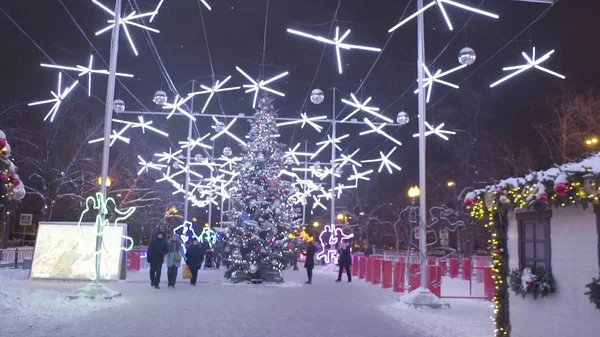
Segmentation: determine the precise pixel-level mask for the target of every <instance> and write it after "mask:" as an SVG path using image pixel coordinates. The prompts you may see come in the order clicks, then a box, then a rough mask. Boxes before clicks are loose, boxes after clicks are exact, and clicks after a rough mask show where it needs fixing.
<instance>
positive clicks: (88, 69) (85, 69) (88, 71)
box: [40, 55, 133, 96]
mask: <svg viewBox="0 0 600 337" xmlns="http://www.w3.org/2000/svg"><path fill="white" fill-rule="evenodd" d="M93 63H94V55H90V62H89V63H88V66H87V67H84V66H80V65H79V64H78V65H76V66H75V67H67V66H61V65H56V64H47V63H42V64H40V66H42V67H44V68H54V69H61V70H68V71H78V72H79V74H78V75H77V76H79V77H81V76H84V75H88V96H91V95H92V74H102V75H108V70H106V69H102V70H98V69H94V68H93ZM116 75H117V76H122V77H133V75H132V74H125V73H116Z"/></svg>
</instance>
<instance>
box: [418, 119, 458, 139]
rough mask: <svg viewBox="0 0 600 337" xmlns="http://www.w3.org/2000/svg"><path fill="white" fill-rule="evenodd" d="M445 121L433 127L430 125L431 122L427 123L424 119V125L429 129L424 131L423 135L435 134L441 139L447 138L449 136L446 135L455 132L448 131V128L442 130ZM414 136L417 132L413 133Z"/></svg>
mask: <svg viewBox="0 0 600 337" xmlns="http://www.w3.org/2000/svg"><path fill="white" fill-rule="evenodd" d="M444 125H445V123H441V124H440V125H438V126H437V127H435V128H434V127H433V126H431V124H429V123H428V122H427V121H425V126H426V127H427V128H428V129H429V131H425V137H427V136H429V135H436V136H438V137H440V138H442V139H443V140H448V139H449V138H448V137H447V136H446V135H455V134H456V132H454V131H448V130H443V127H444ZM413 137H414V138H417V137H419V134H418V133H415V134H413Z"/></svg>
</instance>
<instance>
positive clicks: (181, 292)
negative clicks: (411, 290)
mask: <svg viewBox="0 0 600 337" xmlns="http://www.w3.org/2000/svg"><path fill="white" fill-rule="evenodd" d="M3 275H4V276H3ZM6 275H7V274H6V273H5V272H3V271H0V281H1V282H0V326H2V333H0V336H5V335H4V333H6V336H10V335H21V334H23V333H25V334H26V335H27V336H29V337H38V336H61V337H80V336H82V335H85V336H95V337H109V336H110V337H114V336H143V337H155V336H156V337H158V336H160V337H162V336H177V337H186V336H199V335H206V336H211V337H236V336H239V337H254V336H256V337H258V336H281V335H285V336H286V337H307V336H365V337H370V336H373V337H388V336H389V337H392V336H393V337H416V336H422V337H436V336H448V334H447V333H454V334H453V336H461V337H462V336H464V337H467V336H468V337H479V336H482V337H483V336H488V335H489V333H490V330H489V329H488V328H487V326H486V327H485V329H482V331H481V332H482V333H483V332H485V333H483V334H478V333H473V331H470V332H468V333H465V334H464V335H463V334H456V333H455V331H453V330H444V327H445V326H446V327H447V323H448V321H449V320H448V317H449V316H448V315H452V316H450V319H452V320H455V319H456V317H454V316H455V315H454V314H459V313H460V312H457V313H453V311H454V310H452V311H448V312H447V313H438V312H415V311H412V310H410V311H409V310H406V309H399V308H397V306H398V296H397V295H396V294H393V293H392V292H391V291H386V290H382V289H381V288H379V287H376V286H371V285H367V284H365V283H364V281H362V280H355V282H353V283H346V282H343V283H341V284H336V283H334V282H333V281H334V280H335V277H336V276H337V275H335V274H334V273H331V272H325V271H317V272H316V273H315V276H314V280H313V284H312V285H305V284H303V282H304V280H305V273H304V270H300V271H297V272H294V271H286V272H284V278H285V279H286V282H285V283H284V284H283V285H259V286H254V285H245V284H243V285H231V284H228V283H224V282H223V278H222V275H223V270H220V271H212V270H211V271H201V272H200V274H199V278H198V284H197V286H196V287H191V286H190V285H189V284H188V282H185V281H187V280H185V281H184V280H181V278H179V280H178V281H179V283H178V284H177V286H176V288H175V289H168V288H166V284H165V279H164V277H163V280H162V281H163V287H164V288H162V289H160V290H156V289H153V288H151V287H150V285H149V281H147V274H146V272H140V273H129V274H128V279H129V280H128V281H127V282H118V283H112V284H108V285H109V287H111V288H112V289H114V290H118V291H121V292H122V293H123V298H122V299H118V300H116V301H104V300H101V301H98V302H92V303H89V301H88V302H87V303H83V302H82V303H78V304H75V303H73V302H71V301H68V300H63V299H62V296H63V295H64V294H68V293H69V292H70V291H72V290H75V289H77V288H78V287H80V286H81V285H83V283H80V284H76V283H72V282H40V281H30V280H27V279H23V278H24V277H25V276H24V274H23V273H22V272H21V273H18V272H16V271H13V272H12V274H11V276H8V277H7V276H6ZM163 275H165V274H163ZM5 277H6V279H1V278H5ZM3 286H4V293H5V294H7V293H8V294H9V296H10V294H11V293H14V292H19V293H20V295H21V298H22V299H21V300H20V301H21V302H27V301H30V302H31V301H34V302H37V303H39V304H43V305H42V306H41V307H44V305H45V307H46V309H45V310H42V309H39V308H36V307H34V306H33V305H27V306H25V305H23V306H22V307H21V310H17V311H13V310H6V311H2V306H1V305H2V302H1V301H2V297H1V296H2V292H3ZM50 289H52V290H50ZM32 293H39V294H40V296H42V294H45V295H46V297H47V298H49V299H50V300H49V302H53V303H52V304H48V303H45V304H44V303H42V302H41V301H40V300H41V299H42V297H43V296H42V297H40V298H35V297H33V298H32V297H31V296H32ZM46 293H50V295H48V294H46ZM48 296H49V297H48ZM479 306H481V305H479ZM79 307H81V309H80V308H79ZM487 307H489V306H487ZM487 307H486V308H487ZM75 308H77V309H78V310H77V312H76V310H74V309H75ZM466 308H467V310H468V309H469V308H470V307H466ZM463 309H464V308H463ZM40 310H41V311H40ZM459 310H460V308H459ZM477 310H478V309H477V306H476V307H475V309H474V311H477ZM479 311H481V310H480V309H479ZM488 311H489V310H488ZM440 314H441V315H442V316H440V317H435V315H440ZM462 314H466V316H469V315H471V314H470V313H469V312H463V313H462ZM473 314H476V313H475V312H474V313H473ZM484 314H485V312H484ZM432 315H433V316H432ZM443 315H445V316H443ZM421 316H422V317H423V318H426V319H427V320H428V321H429V323H428V324H427V327H426V328H425V327H424V329H423V330H421V329H419V328H420V327H419V326H417V325H416V324H415V323H418V321H420V319H419V317H421ZM480 316H481V314H480ZM487 316H489V312H488V313H487ZM487 316H486V319H487ZM444 317H446V319H444ZM481 317H484V316H481ZM437 318H441V319H442V323H443V324H441V325H440V327H439V328H438V329H435V328H434V329H432V328H433V327H432V326H431V325H432V324H431V323H433V324H435V321H436V320H437ZM6 319H8V320H6ZM469 319H470V320H473V317H467V321H465V322H461V323H464V324H467V325H468V324H473V322H469V321H468V320H469ZM5 320H6V321H5ZM415 320H417V321H415ZM452 320H450V322H452ZM3 321H5V322H10V323H8V324H7V325H6V324H5V323H4V322H3ZM487 321H488V323H489V319H487ZM438 323H439V322H438ZM7 326H8V327H9V329H8V331H7V330H5V327H7ZM490 328H491V326H490ZM425 329H426V330H425ZM461 330H464V327H462V329H461ZM426 331H427V332H426Z"/></svg>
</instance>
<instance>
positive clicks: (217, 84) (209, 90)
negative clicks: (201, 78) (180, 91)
mask: <svg viewBox="0 0 600 337" xmlns="http://www.w3.org/2000/svg"><path fill="white" fill-rule="evenodd" d="M230 79H231V76H227V78H226V79H224V80H223V82H219V80H217V81H216V82H215V84H214V86H213V87H212V88H209V87H207V86H205V85H203V84H201V85H200V87H201V88H202V89H204V91H199V92H195V93H192V94H190V95H200V94H209V95H208V98H207V99H206V103H204V107H202V112H201V113H204V111H206V107H208V103H210V100H211V99H212V98H213V96H214V95H215V93H217V92H223V91H231V90H237V89H241V87H229V88H223V85H225V83H227V81H229V80H230Z"/></svg>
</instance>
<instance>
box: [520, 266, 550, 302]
mask: <svg viewBox="0 0 600 337" xmlns="http://www.w3.org/2000/svg"><path fill="white" fill-rule="evenodd" d="M510 289H511V290H512V291H513V292H514V293H515V294H517V295H521V296H523V298H525V297H526V296H527V295H528V294H531V295H532V296H533V299H534V300H537V298H538V297H539V296H540V295H541V296H542V297H546V296H548V295H550V294H552V293H553V292H555V291H556V288H555V285H554V277H552V273H550V271H548V270H547V269H545V268H542V267H526V268H524V269H523V270H521V269H516V268H515V269H513V271H512V272H511V274H510Z"/></svg>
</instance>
